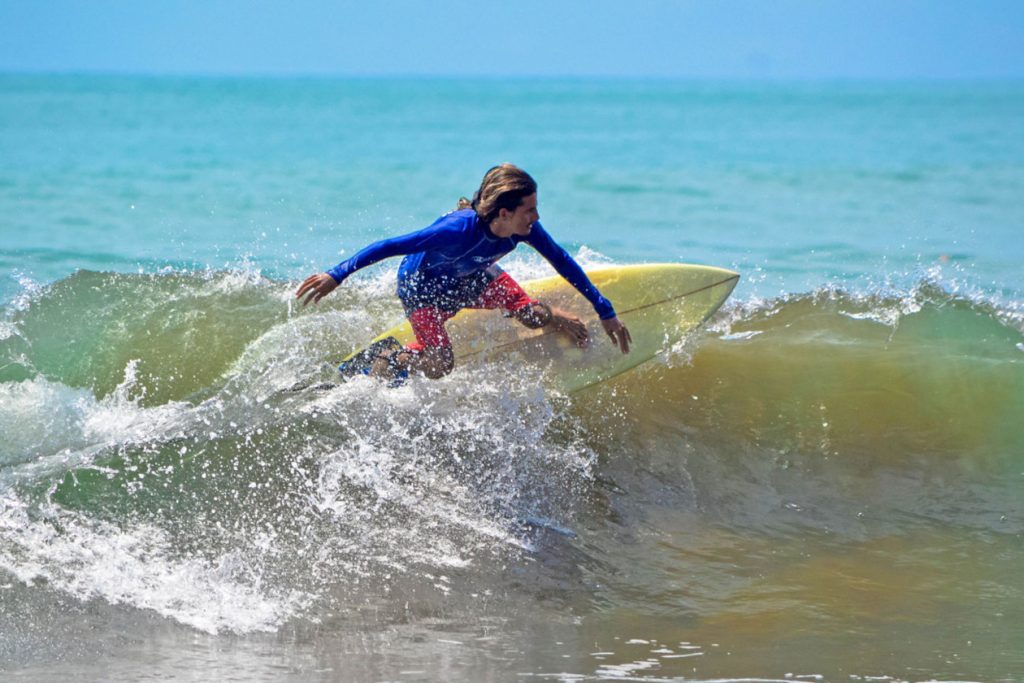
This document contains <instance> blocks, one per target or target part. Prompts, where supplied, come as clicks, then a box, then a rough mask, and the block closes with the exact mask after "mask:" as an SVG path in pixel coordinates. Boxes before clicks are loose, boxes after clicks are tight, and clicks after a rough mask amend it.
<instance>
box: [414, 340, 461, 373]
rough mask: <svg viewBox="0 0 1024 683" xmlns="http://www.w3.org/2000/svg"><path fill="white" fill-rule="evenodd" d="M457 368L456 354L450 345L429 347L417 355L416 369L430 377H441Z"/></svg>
mask: <svg viewBox="0 0 1024 683" xmlns="http://www.w3.org/2000/svg"><path fill="white" fill-rule="evenodd" d="M454 369H455V354H454V353H452V349H451V347H450V346H447V347H444V346H441V347H428V348H426V349H424V350H423V351H422V352H421V353H420V354H418V355H417V357H416V370H418V371H419V372H421V373H423V375H424V376H426V377H427V378H429V379H441V378H442V377H444V376H445V375H447V374H448V373H450V372H451V371H452V370H454Z"/></svg>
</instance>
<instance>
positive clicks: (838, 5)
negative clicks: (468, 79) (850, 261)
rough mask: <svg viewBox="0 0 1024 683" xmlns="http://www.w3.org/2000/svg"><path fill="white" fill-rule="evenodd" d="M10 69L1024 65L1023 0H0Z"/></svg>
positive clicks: (964, 73) (934, 68)
mask: <svg viewBox="0 0 1024 683" xmlns="http://www.w3.org/2000/svg"><path fill="white" fill-rule="evenodd" d="M0 71H6V72H21V71H32V72H36V71H55V72H66V71H88V72H126V73H177V74H253V75H256V74H280V75H285V74H315V75H421V74H422V75H456V76H458V75H476V76H480V75H492V76H516V75H521V76H534V75H541V76H640V77H645V76H647V77H681V78H751V77H755V78H759V77H775V78H786V79H792V78H797V79H800V78H1005V77H1010V78H1024V0H956V1H954V0H844V1H840V0H757V1H755V0H635V2H634V3H627V2H622V1H621V0H619V1H615V2H613V1H610V0H590V1H584V0H516V1H515V2H502V3H489V2H486V0H477V1H475V2H469V1H466V0H418V1H414V0H395V1H389V0H381V1H380V2H374V1H373V0H361V1H359V2H349V1H348V0H335V1H334V2H329V1H327V0H289V1H285V0H282V1H280V2H262V1H259V0H249V1H244V0H195V1H194V0H117V1H115V0H0Z"/></svg>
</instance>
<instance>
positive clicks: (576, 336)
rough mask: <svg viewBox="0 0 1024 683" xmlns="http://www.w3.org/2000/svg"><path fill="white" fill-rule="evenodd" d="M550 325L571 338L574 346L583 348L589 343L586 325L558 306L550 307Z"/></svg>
mask: <svg viewBox="0 0 1024 683" xmlns="http://www.w3.org/2000/svg"><path fill="white" fill-rule="evenodd" d="M550 310H551V325H552V326H553V327H554V328H555V329H556V330H558V331H559V332H561V333H562V334H564V335H565V336H566V337H568V338H569V339H571V340H572V341H573V343H575V344H576V346H578V347H580V348H581V349H582V348H585V347H586V345H587V344H589V343H590V335H589V334H588V333H587V326H586V325H584V324H583V321H582V320H580V319H579V318H577V317H576V316H574V315H573V314H571V313H566V312H565V311H563V310H560V309H558V308H551V309H550Z"/></svg>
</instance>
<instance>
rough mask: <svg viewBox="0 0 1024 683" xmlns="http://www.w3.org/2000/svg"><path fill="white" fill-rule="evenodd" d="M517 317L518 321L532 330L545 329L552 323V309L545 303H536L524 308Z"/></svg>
mask: <svg viewBox="0 0 1024 683" xmlns="http://www.w3.org/2000/svg"><path fill="white" fill-rule="evenodd" d="M513 315H515V317H516V320H518V321H519V322H520V323H522V324H523V325H525V326H526V327H529V328H530V329H531V330H536V329H538V328H541V327H544V326H545V325H547V324H548V323H550V322H551V318H552V315H553V314H552V313H551V307H550V306H548V305H547V304H546V303H544V302H543V301H535V302H533V303H531V304H530V305H528V306H523V307H522V308H520V309H519V310H518V311H516V312H515V313H514V314H513Z"/></svg>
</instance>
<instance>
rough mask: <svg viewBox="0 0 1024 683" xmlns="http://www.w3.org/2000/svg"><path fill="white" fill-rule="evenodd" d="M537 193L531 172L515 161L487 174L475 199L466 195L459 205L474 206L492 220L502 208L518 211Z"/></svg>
mask: <svg viewBox="0 0 1024 683" xmlns="http://www.w3.org/2000/svg"><path fill="white" fill-rule="evenodd" d="M536 192H537V181H536V180H534V179H533V178H531V177H530V174H529V173H527V172H526V171H524V170H523V169H521V168H519V167H518V166H513V165H512V164H501V165H499V166H495V167H493V168H491V169H490V170H489V171H487V173H485V174H484V179H483V180H482V181H480V189H478V190H477V191H476V192H475V193H474V194H473V199H472V200H469V199H466V198H465V197H462V198H461V199H459V204H458V206H457V207H456V208H457V209H473V210H474V211H476V215H477V216H479V217H480V220H482V221H485V222H487V223H490V222H491V221H492V220H494V219H495V218H497V216H498V212H499V211H501V210H502V209H506V210H508V211H515V210H516V207H517V206H519V205H520V204H522V203H523V198H524V197H529V196H530V195H531V194H535V193H536Z"/></svg>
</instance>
